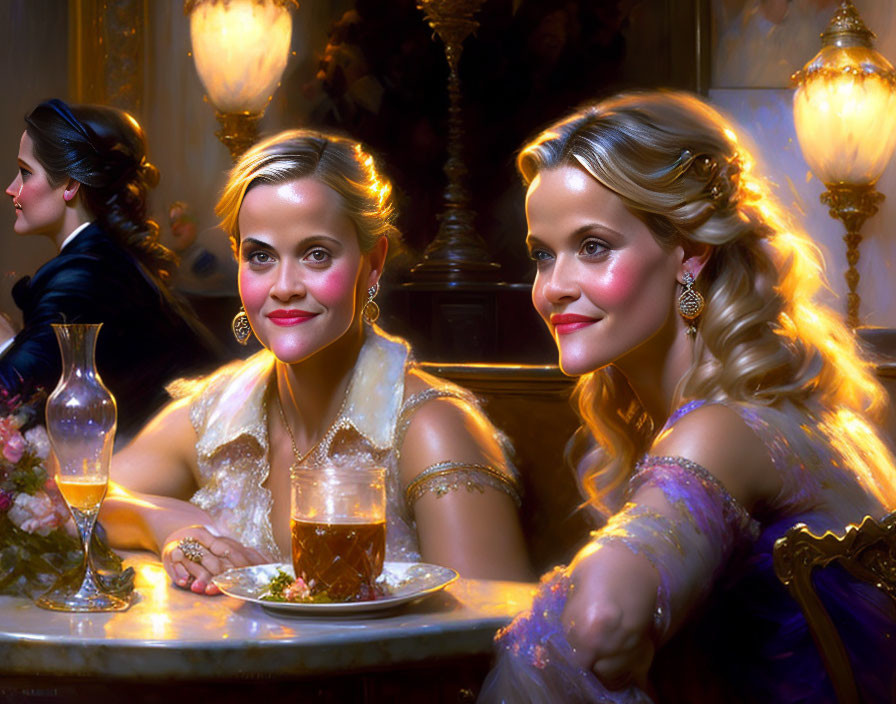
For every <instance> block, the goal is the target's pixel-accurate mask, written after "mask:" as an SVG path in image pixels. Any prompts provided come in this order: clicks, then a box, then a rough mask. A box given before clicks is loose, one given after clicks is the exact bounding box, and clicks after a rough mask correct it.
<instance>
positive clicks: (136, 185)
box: [25, 99, 177, 280]
mask: <svg viewBox="0 0 896 704" xmlns="http://www.w3.org/2000/svg"><path fill="white" fill-rule="evenodd" d="M25 122H26V123H27V127H26V128H25V129H26V132H27V133H28V136H29V137H30V138H31V140H32V142H33V143H34V155H35V157H36V158H37V160H38V162H40V165H41V166H42V167H43V168H44V169H45V170H46V172H47V175H48V178H49V180H50V184H51V185H52V186H58V185H60V184H61V183H63V182H64V181H65V180H66V179H70V178H71V179H74V180H75V181H77V182H78V183H80V184H81V186H80V188H79V189H78V192H79V193H80V194H81V197H82V198H83V202H84V205H85V206H86V208H87V210H88V212H89V213H90V215H91V216H92V217H94V218H95V219H96V221H97V222H98V223H99V224H100V226H102V227H103V228H104V229H105V230H106V231H107V232H109V233H110V234H111V235H112V236H113V237H114V238H115V239H116V240H117V241H118V243H119V244H120V245H121V246H122V247H124V248H125V249H127V250H128V251H130V252H131V253H132V254H133V255H134V256H135V257H136V258H137V259H138V260H139V261H140V263H141V264H143V265H144V266H145V267H146V268H147V269H148V270H149V271H150V272H151V273H152V274H153V275H155V276H157V277H159V278H160V279H162V280H166V279H168V278H169V277H170V275H171V274H172V272H173V269H174V266H175V264H176V261H177V260H176V257H175V255H174V253H173V252H172V251H171V250H169V249H168V248H166V247H164V246H163V245H161V244H160V243H159V241H158V238H159V226H158V225H157V224H156V223H155V222H153V221H152V220H150V219H148V218H147V202H146V201H147V193H148V191H149V189H150V188H154V187H155V186H156V184H158V182H159V171H158V169H156V167H155V166H153V165H152V164H150V163H149V162H148V161H147V159H146V136H145V135H144V133H143V128H142V127H140V125H139V123H138V122H137V121H136V120H135V119H134V118H133V117H131V115H129V114H128V113H126V112H124V111H123V110H118V109H116V108H112V107H106V106H101V105H73V106H69V105H66V104H65V103H64V102H62V101H61V100H56V99H54V100H47V101H45V102H43V103H41V104H40V105H38V106H37V107H36V108H34V110H32V111H31V113H30V114H29V115H28V116H27V117H26V118H25Z"/></svg>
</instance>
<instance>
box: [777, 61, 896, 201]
mask: <svg viewBox="0 0 896 704" xmlns="http://www.w3.org/2000/svg"><path fill="white" fill-rule="evenodd" d="M802 75H803V78H802V82H801V83H800V85H799V87H798V88H797V90H796V93H795V95H794V98H793V119H794V123H795V125H796V133H797V137H798V138H799V142H800V148H801V149H802V151H803V155H804V156H805V158H806V161H807V162H808V164H809V168H810V169H812V172H813V173H814V174H815V175H816V176H817V177H818V178H819V179H821V181H822V182H823V183H825V184H857V185H858V184H864V185H872V184H874V183H876V182H877V180H878V179H879V178H880V175H881V174H882V173H883V170H884V168H885V167H886V165H887V163H888V162H889V161H890V157H891V156H892V155H893V150H894V148H896V119H894V115H896V85H894V77H893V67H892V66H891V65H890V63H889V62H888V61H887V60H886V59H885V58H884V57H883V56H881V55H880V54H878V53H877V52H876V51H874V50H873V49H871V48H870V47H865V46H850V47H838V46H826V47H824V48H823V49H822V50H821V51H820V52H819V53H818V55H817V56H816V57H815V58H814V59H812V61H811V62H809V64H808V65H807V66H806V68H805V69H804V70H803V72H802Z"/></svg>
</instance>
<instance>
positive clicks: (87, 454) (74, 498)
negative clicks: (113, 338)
mask: <svg viewBox="0 0 896 704" xmlns="http://www.w3.org/2000/svg"><path fill="white" fill-rule="evenodd" d="M101 325H102V324H96V325H88V324H65V325H63V324H54V325H53V330H54V331H55V333H56V338H57V340H58V341H59V348H60V352H61V354H62V377H61V378H60V380H59V384H58V385H57V386H56V388H55V389H54V390H53V393H52V394H50V397H49V398H48V399H47V414H46V415H47V434H48V435H49V436H50V444H51V446H52V448H53V454H54V456H55V458H56V463H57V465H58V467H57V471H56V486H57V487H59V491H60V493H61V494H62V496H63V498H64V499H65V501H66V503H67V504H68V507H69V509H70V510H71V512H72V517H73V518H74V520H75V526H77V528H78V534H79V536H80V538H81V543H82V545H83V546H84V564H83V565H82V566H81V568H80V570H79V571H78V573H77V574H75V575H63V578H61V579H60V580H59V582H58V583H57V584H56V585H55V586H54V587H53V588H52V589H51V590H50V591H49V592H47V593H46V594H44V595H43V596H41V597H40V598H39V599H38V600H37V604H38V606H41V607H43V608H45V609H52V610H54V611H121V610H123V609H126V608H128V606H130V601H128V600H126V599H122V598H120V597H118V596H115V595H113V594H107V593H106V592H105V591H104V590H103V588H102V586H101V585H100V583H99V582H98V581H97V578H96V575H95V574H94V571H93V568H92V566H91V564H90V538H91V535H92V534H93V527H94V524H95V523H96V517H97V514H98V513H99V511H100V506H101V505H102V503H103V499H104V498H105V496H106V486H107V485H108V483H109V460H110V459H111V457H112V445H113V443H114V440H115V429H116V425H117V418H118V415H117V408H116V405H115V399H114V398H113V396H112V394H111V393H109V389H107V388H106V386H105V385H104V384H103V381H102V379H101V378H100V375H99V373H98V372H97V369H96V363H95V360H94V351H95V349H96V339H97V335H98V334H99V331H100V327H101ZM71 577H74V580H72V579H71Z"/></svg>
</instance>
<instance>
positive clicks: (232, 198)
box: [215, 129, 399, 256]
mask: <svg viewBox="0 0 896 704" xmlns="http://www.w3.org/2000/svg"><path fill="white" fill-rule="evenodd" d="M306 177H307V178H314V179H317V180H318V181H319V182H320V183H322V184H324V185H325V186H329V187H330V188H332V189H333V190H334V191H336V193H337V194H339V197H340V198H341V200H342V204H343V207H344V208H345V213H346V215H347V216H348V217H349V219H350V220H351V221H352V223H354V226H355V233H356V234H357V236H358V244H359V245H360V247H361V251H362V252H369V251H370V250H372V249H373V247H374V245H375V244H376V242H377V240H379V239H380V238H381V237H388V238H390V239H398V237H399V235H398V230H397V229H396V228H395V226H394V224H393V223H394V221H395V216H396V213H395V205H394V202H393V199H392V184H391V183H390V182H389V180H388V179H386V178H385V177H383V176H382V174H380V172H379V170H378V169H377V166H376V163H375V161H374V158H373V156H372V155H371V154H370V153H368V151H367V150H366V149H365V148H364V147H363V146H362V145H361V144H359V143H358V142H355V141H353V140H351V139H348V138H346V137H342V136H339V135H335V134H328V133H325V132H318V131H315V130H308V129H300V130H288V131H286V132H281V133H280V134H278V135H275V136H273V137H271V138H269V139H266V140H264V141H263V142H260V143H259V144H256V145H255V146H253V147H252V148H251V149H249V150H248V151H247V152H246V153H245V154H243V156H241V157H240V159H239V161H238V162H237V163H236V165H235V166H234V167H233V169H232V170H231V172H230V177H229V178H228V180H227V185H226V186H225V187H224V192H223V193H222V195H221V198H220V200H219V201H218V204H217V206H216V207H215V213H216V214H217V215H218V217H220V218H221V227H222V228H223V229H224V231H225V232H227V234H228V235H229V236H230V242H231V246H232V248H233V253H234V256H237V255H238V252H239V246H240V228H239V213H240V207H241V206H242V204H243V198H245V197H246V193H248V192H249V190H250V189H252V188H254V187H255V186H258V185H261V184H267V185H271V184H280V183H286V182H288V181H294V180H296V179H300V178H306Z"/></svg>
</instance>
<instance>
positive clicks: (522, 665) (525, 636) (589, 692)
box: [479, 456, 758, 704]
mask: <svg viewBox="0 0 896 704" xmlns="http://www.w3.org/2000/svg"><path fill="white" fill-rule="evenodd" d="M757 532H758V524H757V523H756V522H755V521H754V520H753V519H752V518H750V516H749V514H748V513H747V512H746V510H744V508H743V507H742V506H741V505H740V504H738V503H737V501H735V499H734V498H732V497H731V495H730V494H729V493H728V492H727V491H726V490H725V488H724V487H723V486H722V484H721V483H720V482H719V481H718V480H717V479H716V478H715V477H714V476H713V475H712V474H711V473H710V472H708V471H707V470H706V469H704V468H703V467H701V466H700V465H698V464H696V463H694V462H691V461H689V460H687V459H684V458H681V457H650V456H648V457H645V458H644V459H643V460H642V461H641V462H639V463H638V466H637V467H636V471H635V474H634V476H633V478H632V480H631V481H630V484H629V490H628V502H627V503H626V504H625V505H624V506H623V507H622V509H621V510H620V511H619V512H617V513H616V514H614V515H613V516H612V517H611V518H610V520H609V521H608V522H607V524H606V525H605V526H604V527H603V528H601V529H600V530H598V531H596V532H595V533H594V534H593V542H594V543H596V544H598V545H611V544H615V545H623V546H625V547H626V548H627V549H628V550H630V551H631V552H633V553H635V554H637V555H643V556H644V557H645V558H646V559H647V560H649V561H650V563H651V564H652V565H653V566H654V567H655V568H656V570H657V572H658V573H659V576H660V586H659V589H658V592H657V600H656V609H655V612H654V624H655V635H656V639H657V641H658V642H659V643H662V642H663V641H665V640H666V639H667V638H668V636H669V635H670V633H671V629H672V628H673V627H674V626H676V625H677V624H679V623H680V622H681V621H682V620H683V619H684V618H685V616H686V615H687V613H688V612H689V611H690V610H691V609H692V608H693V607H694V606H695V605H696V604H697V603H699V601H700V600H702V599H703V598H704V597H705V596H706V594H707V593H708V592H709V591H710V590H711V589H712V586H713V583H714V580H715V578H716V576H717V575H718V572H719V571H720V570H721V568H722V567H723V566H724V565H725V563H726V562H727V560H728V558H729V557H730V556H731V555H732V553H733V551H734V549H735V547H736V546H737V545H738V544H739V543H741V542H743V541H748V540H753V539H755V536H756V535H757ZM568 572H569V571H568V569H567V568H557V569H556V570H555V571H554V572H552V573H550V574H548V575H547V576H546V577H545V578H544V579H543V580H542V583H541V585H540V587H539V590H538V592H537V594H536V596H535V598H534V601H533V604H532V608H531V609H529V610H528V611H526V612H524V613H522V614H520V615H519V616H517V617H516V619H514V621H513V623H511V624H510V625H509V626H508V627H507V628H505V629H503V630H502V631H499V633H498V635H497V637H496V643H497V651H498V652H497V664H496V667H495V668H494V670H493V671H492V672H491V674H490V675H489V677H488V679H487V680H486V682H485V684H484V685H483V690H482V694H481V695H480V699H479V701H480V703H481V704H493V703H497V702H508V703H509V702H516V703H520V704H525V703H527V702H528V703H530V704H536V703H541V702H545V703H547V702H556V701H570V702H593V703H598V702H606V703H612V704H623V703H624V704H629V703H642V702H650V701H651V699H650V698H649V697H648V695H647V694H646V693H644V692H643V691H641V690H639V689H637V688H634V687H630V688H628V689H624V690H615V691H610V690H608V689H606V688H605V687H604V686H603V685H602V684H601V682H600V680H598V679H597V677H596V676H595V675H594V674H593V673H592V672H590V671H585V670H582V669H581V668H580V667H579V666H578V665H577V664H576V663H575V662H574V660H573V658H572V651H571V648H570V646H569V644H568V643H567V641H566V636H565V630H564V627H563V624H562V623H561V620H560V619H561V615H562V613H563V607H564V605H565V603H566V597H567V594H568V590H569V574H568Z"/></svg>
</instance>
